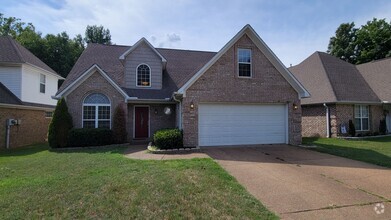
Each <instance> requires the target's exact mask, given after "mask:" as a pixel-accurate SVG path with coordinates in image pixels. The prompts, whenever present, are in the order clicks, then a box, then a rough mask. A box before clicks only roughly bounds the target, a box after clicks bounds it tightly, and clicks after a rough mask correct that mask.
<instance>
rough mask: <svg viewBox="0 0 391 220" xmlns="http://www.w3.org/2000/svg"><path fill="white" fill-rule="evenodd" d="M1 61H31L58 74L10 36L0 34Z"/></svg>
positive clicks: (32, 63)
mask: <svg viewBox="0 0 391 220" xmlns="http://www.w3.org/2000/svg"><path fill="white" fill-rule="evenodd" d="M0 62H1V63H29V64H31V65H34V66H37V67H39V68H42V69H44V70H46V71H49V72H51V73H54V74H56V75H58V74H57V73H56V72H55V71H54V70H53V69H52V68H50V67H49V66H48V65H46V64H45V63H44V62H42V60H40V59H38V57H36V56H35V55H34V54H32V53H31V52H30V51H29V50H27V49H26V48H24V47H23V46H22V45H20V44H19V43H18V42H17V41H16V40H14V39H13V38H12V37H10V36H0Z"/></svg>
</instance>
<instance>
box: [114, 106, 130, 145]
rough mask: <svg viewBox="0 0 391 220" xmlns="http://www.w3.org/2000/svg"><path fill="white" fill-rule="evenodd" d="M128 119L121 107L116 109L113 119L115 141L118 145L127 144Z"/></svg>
mask: <svg viewBox="0 0 391 220" xmlns="http://www.w3.org/2000/svg"><path fill="white" fill-rule="evenodd" d="M126 136H127V133H126V118H125V111H124V108H123V107H122V106H121V105H118V106H117V107H116V108H115V112H114V118H113V140H114V143H116V144H122V143H125V142H126Z"/></svg>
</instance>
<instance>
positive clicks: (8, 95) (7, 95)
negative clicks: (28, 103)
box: [0, 82, 22, 105]
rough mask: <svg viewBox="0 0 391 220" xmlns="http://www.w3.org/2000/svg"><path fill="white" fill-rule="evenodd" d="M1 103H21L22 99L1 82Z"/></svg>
mask: <svg viewBox="0 0 391 220" xmlns="http://www.w3.org/2000/svg"><path fill="white" fill-rule="evenodd" d="M0 103H3V104H11V105H21V104H22V101H21V100H20V99H19V98H18V97H17V96H16V95H14V93H12V92H11V91H10V90H9V89H8V88H7V87H5V85H3V84H2V83H1V82H0Z"/></svg>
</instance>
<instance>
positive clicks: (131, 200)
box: [0, 145, 278, 219]
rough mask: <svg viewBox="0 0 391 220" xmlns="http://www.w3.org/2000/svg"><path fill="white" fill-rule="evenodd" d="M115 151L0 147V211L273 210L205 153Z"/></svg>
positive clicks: (113, 214)
mask: <svg viewBox="0 0 391 220" xmlns="http://www.w3.org/2000/svg"><path fill="white" fill-rule="evenodd" d="M123 151H124V148H120V147H113V148H105V149H94V150H91V149H85V150H72V151H59V150H49V149H48V147H47V146H43V145H36V146H32V147H28V148H24V149H15V150H11V151H5V150H1V151H0V210H1V217H0V218H1V219H24V218H29V219H36V218H40V219H42V218H56V219H57V218H66V219H75V218H77V219H80V218H100V219H102V218H103V219H108V218H109V219H118V218H121V219H124V218H126V219H128V218H132V219H133V218H142V219H178V218H179V219H183V218H185V219H189V218H190V219H195V218H197V219H227V218H228V219H229V218H240V219H277V218H278V217H277V216H275V215H274V214H273V213H271V212H270V211H268V210H267V209H266V208H265V207H264V206H263V205H262V204H261V203H260V202H259V201H258V200H256V199H255V198H254V197H252V196H251V195H250V194H249V193H248V192H247V191H246V190H245V189H244V188H243V187H242V186H241V185H240V184H239V183H238V182H237V181H236V180H235V179H234V178H233V177H232V176H230V175H229V174H228V173H227V172H225V171H224V170H223V169H222V168H221V167H220V166H219V165H218V164H217V163H215V162H214V161H213V160H212V159H192V160H172V161H141V160H132V159H128V158H125V157H124V156H123V155H122V152H123Z"/></svg>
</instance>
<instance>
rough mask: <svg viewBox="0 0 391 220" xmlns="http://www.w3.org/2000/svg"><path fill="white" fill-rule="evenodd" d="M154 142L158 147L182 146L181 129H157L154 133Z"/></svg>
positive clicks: (175, 147)
mask: <svg viewBox="0 0 391 220" xmlns="http://www.w3.org/2000/svg"><path fill="white" fill-rule="evenodd" d="M153 142H154V144H155V147H156V148H158V149H177V148H182V147H183V138H182V132H181V131H180V130H179V129H163V130H159V131H156V133H155V134H154V135H153Z"/></svg>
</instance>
